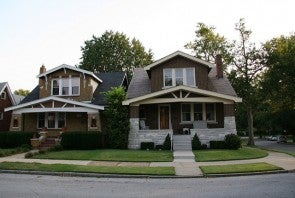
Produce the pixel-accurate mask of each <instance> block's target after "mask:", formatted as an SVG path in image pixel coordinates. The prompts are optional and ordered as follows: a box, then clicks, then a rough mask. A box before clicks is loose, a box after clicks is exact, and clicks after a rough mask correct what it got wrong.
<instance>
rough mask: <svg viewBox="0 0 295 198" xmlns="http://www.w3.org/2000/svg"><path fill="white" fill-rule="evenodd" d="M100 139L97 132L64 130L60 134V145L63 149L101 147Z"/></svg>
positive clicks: (99, 134)
mask: <svg viewBox="0 0 295 198" xmlns="http://www.w3.org/2000/svg"><path fill="white" fill-rule="evenodd" d="M101 140H102V137H101V133H99V132H90V131H82V132H66V133H62V135H61V145H62V147H63V148H64V149H97V148H101V147H102V141H101Z"/></svg>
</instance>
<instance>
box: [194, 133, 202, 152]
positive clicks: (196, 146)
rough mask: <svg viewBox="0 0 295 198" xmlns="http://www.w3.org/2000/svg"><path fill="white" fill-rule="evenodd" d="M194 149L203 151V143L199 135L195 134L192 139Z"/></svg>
mask: <svg viewBox="0 0 295 198" xmlns="http://www.w3.org/2000/svg"><path fill="white" fill-rule="evenodd" d="M192 149H193V150H200V149H201V141H200V139H199V137H198V135H197V134H195V135H194V137H193V139H192Z"/></svg>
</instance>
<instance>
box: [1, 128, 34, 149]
mask: <svg viewBox="0 0 295 198" xmlns="http://www.w3.org/2000/svg"><path fill="white" fill-rule="evenodd" d="M33 134H34V133H33V132H25V131H5V132H0V148H15V147H19V146H21V145H23V144H27V145H30V144H31V142H30V139H31V138H32V137H33Z"/></svg>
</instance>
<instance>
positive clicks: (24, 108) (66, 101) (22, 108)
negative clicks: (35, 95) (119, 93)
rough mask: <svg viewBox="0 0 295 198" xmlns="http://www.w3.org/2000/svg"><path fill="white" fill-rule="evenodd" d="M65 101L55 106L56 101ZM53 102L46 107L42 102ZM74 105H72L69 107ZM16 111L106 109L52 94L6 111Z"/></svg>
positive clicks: (88, 110) (85, 110) (92, 110)
mask: <svg viewBox="0 0 295 198" xmlns="http://www.w3.org/2000/svg"><path fill="white" fill-rule="evenodd" d="M55 101H56V102H60V103H64V104H63V105H62V106H55V103H54V102H55ZM45 102H52V105H51V107H45V106H44V105H43V104H42V103H45ZM38 104H39V105H40V107H37V108H36V107H34V105H38ZM68 104H69V105H72V106H71V107H67V106H68ZM12 110H13V111H14V112H15V113H38V112H53V111H55V112H89V113H95V112H97V111H98V110H104V107H103V106H100V105H93V104H87V103H84V102H79V101H75V100H69V99H64V98H59V97H56V96H50V97H46V98H42V99H38V100H34V101H32V102H27V103H23V104H20V105H17V106H13V107H8V108H6V109H5V111H12Z"/></svg>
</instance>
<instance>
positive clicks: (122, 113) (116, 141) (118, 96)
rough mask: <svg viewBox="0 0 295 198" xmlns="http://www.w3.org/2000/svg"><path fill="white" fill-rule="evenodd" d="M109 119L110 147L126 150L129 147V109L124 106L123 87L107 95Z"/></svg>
mask: <svg viewBox="0 0 295 198" xmlns="http://www.w3.org/2000/svg"><path fill="white" fill-rule="evenodd" d="M105 97H106V102H107V108H106V110H105V113H106V116H107V117H108V118H109V119H108V120H109V130H110V131H109V146H110V148H115V149H126V148H127V146H128V134H129V129H130V127H129V119H128V108H127V107H126V106H123V105H122V102H123V101H124V100H125V99H126V93H125V90H124V88H123V87H114V88H112V89H111V90H110V91H108V92H106V93H105Z"/></svg>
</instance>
